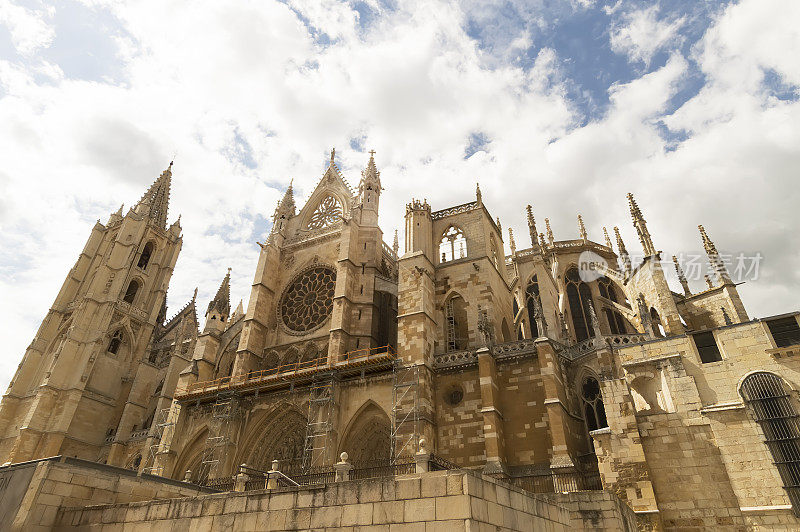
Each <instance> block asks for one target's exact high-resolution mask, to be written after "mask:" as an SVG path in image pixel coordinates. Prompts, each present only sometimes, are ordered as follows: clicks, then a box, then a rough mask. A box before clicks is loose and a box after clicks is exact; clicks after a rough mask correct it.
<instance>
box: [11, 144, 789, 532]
mask: <svg viewBox="0 0 800 532" xmlns="http://www.w3.org/2000/svg"><path fill="white" fill-rule="evenodd" d="M170 179H171V170H167V171H165V172H164V174H162V176H160V177H159V178H158V179H157V180H156V183H154V185H153V187H151V189H150V190H148V192H147V194H145V197H144V198H142V200H141V201H140V202H139V204H137V206H136V207H135V208H134V209H131V211H130V212H129V213H127V214H126V215H125V216H123V215H122V212H121V211H120V212H118V213H115V214H113V215H112V216H111V218H110V220H109V222H108V224H106V225H104V226H103V225H100V224H98V226H96V227H95V229H94V230H93V232H92V236H91V237H90V240H89V243H88V244H87V247H86V249H85V250H84V252H83V253H82V255H81V257H80V259H79V261H78V263H77V264H76V267H75V268H74V269H73V270H72V271H71V272H70V274H69V276H68V278H67V281H66V282H65V285H64V288H63V289H62V291H61V293H60V294H59V296H58V298H57V299H56V302H55V303H54V305H53V308H52V309H51V311H50V312H49V313H48V316H47V317H46V319H45V321H44V322H43V324H42V326H41V328H40V330H39V332H38V333H37V336H36V338H35V339H34V341H33V342H32V344H31V347H30V348H29V349H28V352H27V353H26V354H25V356H24V358H23V361H22V363H21V364H20V367H19V370H18V372H17V374H16V375H15V377H14V379H13V381H12V383H11V386H10V387H9V390H8V391H7V393H6V395H5V396H4V397H3V401H2V404H1V405H0V460H2V461H3V462H7V463H17V462H21V461H24V460H30V459H36V458H44V457H47V456H50V455H55V454H68V455H72V456H77V457H79V458H82V459H86V460H93V461H98V462H107V463H108V464H111V465H115V466H120V467H128V468H131V469H136V470H138V471H139V472H147V473H154V474H157V475H162V476H164V477H168V478H172V479H176V480H183V479H187V480H189V481H192V482H195V483H200V484H206V485H211V486H218V487H222V486H228V485H229V484H230V482H231V478H232V477H233V476H234V475H236V473H237V471H238V468H239V467H240V465H241V464H246V465H247V466H248V467H250V468H254V469H256V470H261V471H266V470H268V469H269V468H270V467H271V464H272V462H273V460H277V461H278V463H279V464H280V467H281V471H284V472H286V473H287V474H289V475H290V476H291V475H309V474H312V473H313V472H317V473H319V474H327V473H325V472H326V471H328V472H330V471H332V469H331V468H332V467H333V465H334V463H335V462H336V461H337V459H338V457H339V455H340V453H342V452H347V453H349V454H350V455H351V458H352V460H353V463H354V465H355V466H356V467H357V468H358V467H371V466H370V464H372V466H374V465H375V464H389V463H396V462H397V461H398V460H403V459H407V458H409V457H413V456H414V455H415V453H417V452H419V451H420V449H421V448H422V441H423V440H424V441H425V442H427V443H426V445H427V448H428V451H429V452H432V453H433V454H434V455H435V456H437V457H439V459H442V460H445V461H446V462H448V463H449V464H450V467H460V468H469V469H474V470H478V471H481V472H482V473H484V474H486V475H490V476H493V477H495V478H497V479H500V480H502V481H505V482H509V483H512V484H514V485H516V486H518V487H520V488H523V489H525V490H527V491H528V492H529V493H530V492H533V493H567V494H572V495H563V496H562V498H561V499H558V501H560V502H558V504H564V505H566V506H569V505H570V504H573V503H572V502H570V501H573V502H574V500H579V499H580V497H579V495H577V494H576V493H582V492H583V491H584V490H598V489H600V488H603V489H605V490H607V491H608V492H610V493H613V494H614V495H615V496H616V497H618V499H619V500H622V501H624V504H626V505H627V506H629V507H630V508H631V509H632V511H633V512H634V513H635V515H636V517H637V520H638V526H639V527H640V528H643V529H662V528H665V529H677V528H681V529H683V528H703V527H706V528H714V527H733V528H739V529H746V528H754V527H755V528H757V527H760V526H764V527H767V526H777V525H779V524H780V525H785V526H786V527H788V528H791V527H793V526H795V527H796V526H797V524H798V523H797V518H796V517H795V514H794V512H795V511H800V508H798V504H800V492H799V491H798V488H797V487H796V486H798V485H800V463H797V462H796V461H795V460H798V459H800V425H798V424H797V423H798V422H797V419H798V417H797V415H798V410H797V408H798V406H797V400H798V398H797V392H796V390H797V383H798V382H799V381H798V374H797V368H796V359H797V354H798V353H800V347H799V346H798V344H800V325H798V315H799V314H798V313H792V314H787V315H784V316H776V317H772V318H765V319H751V317H750V316H749V315H748V314H747V311H746V309H745V306H744V304H743V302H742V301H741V298H740V297H739V295H738V291H737V287H736V284H735V283H733V282H732V280H731V278H730V276H729V275H728V272H727V270H726V269H725V266H724V264H723V263H722V261H721V259H720V256H719V253H718V252H717V249H716V247H715V245H714V243H713V242H712V241H711V239H710V238H709V236H708V234H707V232H706V230H705V229H704V228H703V227H702V226H700V228H699V229H700V240H701V242H702V244H703V247H704V249H705V251H706V253H707V255H708V261H709V264H710V265H711V266H712V272H713V276H712V277H711V278H709V279H708V288H707V289H706V290H704V291H702V292H700V293H697V294H692V293H691V291H690V290H689V286H688V283H686V280H685V277H684V275H683V272H682V271H681V270H680V265H679V264H677V260H676V264H675V266H676V268H677V269H678V278H679V281H680V282H681V291H680V292H676V291H673V290H672V288H671V287H670V286H669V283H668V282H667V279H666V277H665V275H664V272H663V271H662V269H661V268H662V261H661V259H662V257H661V254H660V252H659V251H658V250H657V248H656V247H655V245H654V243H653V238H652V236H651V234H650V232H649V229H648V227H647V224H646V221H645V219H644V216H643V213H642V211H641V209H640V208H639V206H638V205H637V203H636V201H635V199H634V198H633V196H631V195H629V196H628V208H629V210H630V213H631V217H632V221H633V226H634V228H635V229H636V231H637V234H638V236H639V240H640V243H641V246H642V249H643V251H644V259H643V260H642V261H641V262H640V263H637V264H633V263H632V261H631V258H630V254H629V253H628V251H627V249H626V247H625V243H624V242H623V241H622V239H621V238H620V236H619V231H618V230H617V229H616V228H614V229H615V236H616V249H615V247H614V246H613V244H612V241H611V239H610V238H609V236H608V233H607V232H606V235H605V239H604V243H598V242H594V241H592V240H590V239H589V237H588V235H587V233H586V229H585V227H584V224H583V220H582V218H581V217H580V216H579V217H578V224H577V237H578V238H575V239H568V240H556V238H555V235H554V234H553V232H552V229H551V227H550V223H549V221H548V220H547V219H545V224H544V228H545V229H544V231H542V232H540V231H539V229H537V225H536V220H535V218H534V212H533V209H532V207H531V206H528V208H527V219H528V230H529V238H530V247H526V248H522V247H520V248H517V245H516V242H515V239H514V236H513V233H512V232H511V231H510V230H509V231H508V247H509V248H510V250H511V254H510V255H505V253H504V249H505V243H504V237H503V231H502V226H501V222H500V220H499V219H495V218H493V217H492V216H491V214H490V212H489V209H488V207H487V206H486V205H485V204H484V203H483V199H482V196H481V191H480V189H477V190H476V192H475V199H474V201H470V202H468V203H463V204H460V205H456V206H452V207H447V208H444V209H441V210H434V209H433V208H432V207H431V205H429V204H428V202H427V201H425V200H421V201H420V200H411V201H410V202H409V203H408V204H407V207H406V216H405V232H404V250H403V252H402V253H401V252H400V244H399V242H398V240H399V239H398V235H395V239H394V243H393V245H391V246H390V245H387V244H385V243H384V241H383V233H382V231H381V229H380V226H379V225H378V213H379V206H380V199H381V191H382V185H381V176H380V172H379V171H378V170H377V167H376V164H375V160H374V157H372V156H370V158H369V160H368V162H367V165H366V168H365V169H364V171H363V172H362V175H361V179H360V182H359V186H358V188H357V189H356V190H354V189H351V188H350V186H349V185H348V183H347V181H346V179H345V177H344V176H343V175H342V173H341V172H340V170H339V169H338V167H337V166H336V164H335V158H334V154H333V153H332V154H331V161H330V164H329V165H328V167H327V169H326V170H325V172H324V174H323V176H322V177H321V179H320V181H319V183H318V185H317V187H316V188H315V190H314V192H313V193H312V194H311V195H310V197H309V199H308V201H307V203H306V205H305V206H303V207H302V208H299V209H298V208H297V206H296V205H295V201H294V196H293V190H292V187H291V186H290V187H289V189H288V190H287V191H286V194H285V196H284V198H283V199H282V200H281V201H280V202H279V204H278V206H277V208H276V210H275V212H274V214H273V227H272V229H271V231H270V234H269V235H268V236H267V238H266V240H265V242H263V243H260V247H261V251H260V255H259V261H258V265H257V267H256V271H255V273H254V277H253V285H252V289H251V293H250V298H249V301H248V304H247V306H246V310H245V308H244V307H243V306H240V307H239V308H238V309H237V310H235V311H233V312H232V311H231V305H230V296H229V285H230V275H231V272H230V271H229V272H228V274H227V275H226V276H225V278H224V280H223V281H222V284H221V286H220V287H219V290H218V291H217V294H216V296H215V298H214V299H213V300H212V301H211V302H210V303H209V305H208V307H207V310H206V313H205V323H204V325H203V329H202V331H201V330H199V328H198V327H199V323H198V316H197V310H196V301H195V299H193V300H192V301H190V302H189V303H188V304H187V305H186V306H184V307H183V308H182V309H181V311H179V312H178V314H177V315H176V316H175V317H173V318H172V319H170V320H166V308H165V307H164V294H165V293H166V289H167V286H168V281H169V276H170V274H171V271H172V268H173V267H174V264H175V260H176V259H177V253H178V251H179V248H180V242H181V241H180V226H179V225H178V223H177V222H176V223H175V224H173V225H172V226H171V227H170V228H169V229H166V209H167V197H168V191H169V181H170ZM148 246H150V247H149V248H148ZM145 256H146V257H147V260H144V259H143V258H142V257H145ZM131 282H135V283H137V290H136V291H134V294H133V296H132V297H129V296H130V294H129V289H130V287H131ZM127 300H131V301H132V302H129V301H127ZM115 342H116V343H115ZM56 405H57V407H55V406H56ZM765 409H772V410H775V412H777V413H778V414H780V415H766V414H765V412H766V410H765ZM775 412H773V413H775ZM775 420H777V421H775ZM776 423H777V424H776ZM776 463H777V465H776ZM329 470H330V471H329ZM784 486H786V487H784ZM554 497H555V496H554ZM570 497H572V498H570ZM553 500H555V499H553ZM598 500H599V499H598ZM615 500H616V499H613V498H612V499H609V500H608V501H606V502H605V503H602V504H600V503H598V504H599V506H597V507H596V508H595V509H594V510H592V511H591V512H589V511H587V512H588V513H585V515H583V517H581V518H580V519H579V520H575V519H577V518H573V520H572V523H573V524H572V526H574V527H577V528H580V527H586V528H590V527H591V526H592V525H591V523H592V522H593V521H592V520H593V519H595V518H598V519H599V518H600V517H597V516H598V515H602V513H603V512H604V511H606V510H608V511H612V510H609V508H611V507H612V506H614V505H615V504H617V503H616V502H614V501H615ZM231 504H233V503H231ZM575 504H577V503H575ZM593 504H594V503H593ZM592 512H595V513H592ZM598 512H599V513H598ZM343 515H344V514H342V516H343ZM470 516H473V515H472V514H470ZM247 518H248V519H250V517H247ZM468 518H471V517H467V516H461V517H459V519H465V520H466V519H468ZM215 519H216V518H215ZM219 519H227V518H225V517H220V518H219ZM242 519H244V517H242ZM254 519H256V520H257V519H260V518H259V517H254ZM337 526H339V525H337ZM620 526H621V525H620Z"/></svg>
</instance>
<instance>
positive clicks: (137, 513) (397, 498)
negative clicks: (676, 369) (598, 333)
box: [56, 471, 633, 532]
mask: <svg viewBox="0 0 800 532" xmlns="http://www.w3.org/2000/svg"><path fill="white" fill-rule="evenodd" d="M613 500H616V499H615V498H614V497H613V495H610V494H603V493H602V492H587V493H586V494H585V495H582V496H580V497H577V496H576V497H575V498H574V499H573V498H569V497H567V498H565V499H564V500H563V502H562V501H560V500H555V499H553V498H548V497H547V496H544V495H533V494H530V493H527V492H524V491H522V490H519V489H516V488H513V487H510V486H507V485H504V484H501V483H498V482H496V481H494V480H492V479H488V478H486V477H482V478H481V477H478V476H476V475H474V474H471V473H467V472H464V471H438V472H432V473H421V474H415V475H405V476H402V477H396V478H385V479H371V480H361V481H350V482H341V483H337V484H331V485H328V486H325V487H316V488H308V487H303V488H287V489H280V490H276V491H273V492H270V491H251V492H246V493H225V494H214V495H206V496H200V497H191V498H182V499H173V500H170V501H153V502H148V503H131V504H116V505H105V506H93V507H89V508H84V509H75V510H64V511H62V512H60V513H59V515H58V521H57V524H56V529H57V530H67V529H70V530H72V529H77V530H98V529H100V528H102V529H103V530H122V529H123V528H124V529H125V530H134V531H137V530H148V531H149V530H152V529H156V530H164V529H167V527H170V526H172V527H173V528H174V527H175V526H178V527H181V529H184V528H185V529H197V530H211V529H213V530H230V529H235V530H306V529H317V530H325V531H334V530H336V531H339V530H342V531H343V530H348V531H352V530H364V531H366V530H369V531H385V532H395V531H397V532H400V531H403V532H416V531H419V532H425V531H442V532H444V531H447V532H450V531H458V530H496V529H499V528H502V529H503V530H509V531H512V530H520V531H522V530H525V531H529V530H548V531H561V530H572V527H573V526H574V525H575V524H576V523H580V522H583V521H584V520H585V519H584V518H583V517H580V515H579V514H578V513H577V512H579V511H582V510H583V509H584V507H585V509H586V511H588V512H594V513H592V515H591V517H590V518H587V519H589V521H587V522H590V523H592V525H593V526H594V525H597V526H599V527H600V528H609V529H617V528H618V527H619V523H630V522H632V521H631V520H632V519H633V517H632V513H631V512H630V510H629V509H627V507H625V506H624V505H620V504H616V506H615V505H614V504H613V503H612V502H613ZM615 508H616V509H615ZM587 515H588V514H587ZM592 519H593V520H592Z"/></svg>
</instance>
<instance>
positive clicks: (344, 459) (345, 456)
mask: <svg viewBox="0 0 800 532" xmlns="http://www.w3.org/2000/svg"><path fill="white" fill-rule="evenodd" d="M348 458H350V455H349V454H347V453H346V452H342V454H340V455H339V461H340V462H343V463H346V462H347V459H348Z"/></svg>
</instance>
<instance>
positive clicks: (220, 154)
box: [0, 0, 800, 389]
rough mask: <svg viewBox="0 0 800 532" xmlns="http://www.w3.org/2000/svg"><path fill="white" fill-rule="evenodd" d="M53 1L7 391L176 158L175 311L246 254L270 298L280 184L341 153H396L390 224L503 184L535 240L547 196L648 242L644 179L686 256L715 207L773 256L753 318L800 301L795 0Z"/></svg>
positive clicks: (568, 220) (4, 223)
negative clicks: (64, 294) (104, 234)
mask: <svg viewBox="0 0 800 532" xmlns="http://www.w3.org/2000/svg"><path fill="white" fill-rule="evenodd" d="M54 4H55V5H52V4H50V3H46V2H37V1H21V0H11V1H10V2H9V0H0V301H2V302H3V303H4V304H3V305H2V317H1V318H0V338H2V346H3V347H2V353H0V386H1V387H2V388H3V389H5V385H6V383H7V382H8V380H9V379H10V377H11V375H12V374H13V371H14V369H15V368H16V365H17V363H18V362H19V360H20V358H21V357H22V355H23V353H24V349H25V347H26V346H27V345H28V344H29V343H30V341H31V339H32V338H33V335H34V334H35V331H36V329H37V327H38V325H39V323H40V321H41V319H42V318H43V317H44V315H45V313H46V311H47V309H48V308H49V305H50V304H51V303H52V301H53V299H54V297H55V295H56V293H57V292H58V290H59V288H60V286H61V284H62V282H63V279H64V276H65V275H66V273H67V271H68V270H69V268H70V267H71V266H72V265H73V264H74V262H75V260H76V258H77V256H78V253H79V252H80V250H81V249H82V247H83V244H84V243H85V240H86V238H87V237H88V235H89V231H90V229H91V227H92V225H93V224H94V223H95V221H96V220H97V219H100V220H101V221H102V222H105V221H106V220H107V219H108V215H109V214H110V213H111V212H112V211H115V210H116V209H117V208H118V207H119V205H120V204H121V203H125V204H126V205H127V206H130V205H131V204H132V203H134V202H135V201H136V200H137V199H138V198H139V197H140V196H141V194H142V193H143V191H144V190H145V189H146V188H147V186H149V184H150V183H151V182H152V181H153V179H155V177H157V175H158V174H159V173H160V172H161V171H162V170H163V169H164V168H165V167H166V166H167V164H168V163H169V161H170V160H171V159H173V158H175V166H174V172H173V174H174V178H173V189H172V201H171V208H170V221H171V220H174V219H175V218H176V217H177V216H178V214H182V225H183V228H184V247H183V252H182V254H181V256H180V259H179V261H178V265H177V270H176V273H175V275H174V276H173V280H172V283H171V286H170V291H169V305H170V313H172V312H175V311H177V310H178V308H179V307H180V306H181V305H183V304H184V303H185V302H186V301H187V300H188V299H189V298H190V297H191V293H192V291H193V289H194V287H195V286H198V287H199V299H200V306H201V307H204V306H205V304H206V301H208V299H209V298H211V297H212V296H213V293H214V291H215V290H216V288H217V286H218V285H219V282H220V280H221V278H222V277H223V275H224V274H225V271H226V268H227V267H228V266H230V267H232V268H233V276H234V278H233V288H232V296H233V298H234V304H236V302H238V300H239V299H240V298H244V299H246V298H247V297H248V294H249V285H250V283H251V281H252V277H253V273H254V268H255V264H256V260H257V256H258V246H257V245H256V243H255V242H256V241H257V240H263V238H264V237H265V234H266V233H267V232H268V231H269V228H270V217H271V215H272V212H273V210H274V207H275V203H276V201H277V200H278V199H279V198H280V197H281V196H282V194H283V191H284V190H285V189H286V186H287V185H288V183H289V180H290V179H292V178H294V184H295V191H296V193H297V196H298V200H299V201H300V202H301V203H302V200H303V199H304V198H305V197H307V196H308V195H309V194H310V192H311V191H312V189H313V187H314V185H315V184H316V182H317V180H318V179H319V178H320V176H321V174H322V172H323V171H324V169H325V163H326V161H327V159H328V157H329V151H330V149H331V147H334V146H335V147H336V148H337V151H336V154H337V162H338V164H339V166H340V167H341V168H342V169H343V171H344V173H345V175H346V176H348V177H349V179H350V182H351V184H353V185H356V184H357V182H358V176H359V170H360V169H361V168H363V167H364V165H365V164H366V161H367V159H368V155H367V151H368V150H370V149H375V150H376V151H377V154H376V160H377V162H378V166H379V168H380V170H381V172H382V174H381V177H382V181H383V185H384V187H385V192H384V194H383V197H382V200H381V202H382V212H381V224H382V227H383V229H384V231H385V233H386V236H385V240H386V241H387V242H391V238H392V233H393V232H394V229H396V228H400V229H402V215H403V211H404V204H405V202H406V201H407V200H409V199H410V198H411V197H412V196H414V197H426V198H427V199H428V201H429V202H431V204H432V205H433V207H434V209H438V208H443V207H446V206H449V205H453V204H458V203H463V202H466V201H471V200H472V199H473V198H474V189H475V182H476V181H480V183H481V188H482V191H483V197H484V201H485V202H486V204H487V205H488V207H489V209H490V210H491V212H492V213H494V214H495V215H499V216H500V217H501V221H502V223H503V226H504V227H509V226H510V227H513V228H514V229H515V231H516V235H517V244H518V247H527V246H529V245H530V243H529V242H528V239H527V236H526V235H527V228H526V226H525V220H524V216H525V215H524V207H525V204H527V203H531V204H532V205H533V206H534V213H535V215H536V217H537V220H538V222H539V225H540V228H543V225H544V224H543V221H544V218H545V217H549V218H550V219H551V222H552V225H553V229H554V232H555V235H556V238H557V239H571V238H577V234H578V228H577V222H576V215H577V214H579V213H580V214H582V215H583V218H584V220H585V222H586V225H587V228H588V230H589V236H590V237H591V238H593V239H594V240H597V241H600V242H602V227H603V226H608V228H609V230H610V229H611V227H613V226H614V225H619V226H620V228H621V230H622V234H623V237H624V238H625V240H626V243H627V247H628V249H629V250H631V251H634V250H639V249H640V246H639V244H638V241H637V239H636V235H635V232H634V231H633V228H632V227H631V225H630V222H629V214H628V211H627V205H626V200H625V193H626V192H629V191H630V192H633V193H634V194H635V195H636V197H637V199H638V202H639V205H640V207H641V208H642V210H643V211H644V214H645V216H646V218H647V221H648V224H649V228H650V232H651V234H652V235H653V240H654V242H655V244H656V247H657V248H658V249H661V250H664V251H665V253H666V254H667V257H668V256H669V255H671V254H673V253H675V254H682V255H685V256H690V255H692V254H697V253H699V252H700V251H701V247H700V240H699V236H698V233H697V224H698V223H702V224H704V225H705V227H706V229H707V231H708V232H709V235H710V236H711V238H712V239H713V240H714V241H715V242H716V244H717V246H718V247H719V248H720V249H721V250H723V251H724V252H728V253H731V254H733V255H736V254H741V253H744V254H746V256H748V257H750V256H756V254H760V255H761V256H762V257H763V259H762V260H761V261H760V262H759V271H758V276H757V279H751V280H749V281H748V282H747V283H746V284H745V285H743V286H742V288H741V292H742V295H743V297H744V298H745V302H746V304H747V305H748V308H749V309H750V312H751V315H753V316H756V317H758V316H766V315H770V314H776V313H780V312H784V311H789V310H794V309H797V308H798V306H799V305H798V304H797V295H798V293H799V292H798V288H800V286H799V285H800V276H799V275H798V268H797V267H796V262H795V261H797V260H798V258H800V257H799V256H798V231H797V226H798V221H799V220H800V208H798V205H800V194H798V186H797V179H798V169H800V164H798V163H800V102H798V96H800V61H798V59H797V58H798V57H800V29H799V28H800V2H797V1H796V0H785V1H779V0H742V1H740V2H714V1H710V0H705V1H684V2H680V1H661V2H643V1H626V0H619V1H616V2H606V3H604V2H601V1H599V0H598V1H595V0H511V1H496V2H492V1H483V0H482V1H464V2H455V1H451V2H448V1H436V0H404V1H402V2H396V1H393V0H388V1H381V0H366V1H355V2H334V1H331V0H320V1H306V2H304V1H294V0H288V1H285V2H277V1H271V0H253V1H231V2H218V1H202V0H193V1H185V2H182V1H173V0H154V1H139V0H137V1H132V2H122V1H110V0H82V1H81V0H63V1H59V2H56V3H54ZM506 240H508V239H506ZM401 241H402V235H401ZM692 284H693V286H694V287H696V288H700V287H701V286H703V282H702V279H700V280H698V281H695V282H693V283H692ZM673 288H674V289H678V285H677V284H675V285H674V287H673Z"/></svg>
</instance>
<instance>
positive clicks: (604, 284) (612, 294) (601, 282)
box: [597, 276, 619, 303]
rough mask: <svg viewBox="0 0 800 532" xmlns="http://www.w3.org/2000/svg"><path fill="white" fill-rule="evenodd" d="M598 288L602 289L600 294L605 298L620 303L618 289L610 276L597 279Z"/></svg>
mask: <svg viewBox="0 0 800 532" xmlns="http://www.w3.org/2000/svg"><path fill="white" fill-rule="evenodd" d="M597 288H598V289H599V290H600V295H601V296H603V297H604V298H606V299H608V300H611V301H613V302H614V303H619V301H618V300H617V291H616V289H615V288H614V283H613V282H612V281H611V279H609V278H608V277H605V276H604V277H601V278H600V279H598V280H597Z"/></svg>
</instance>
